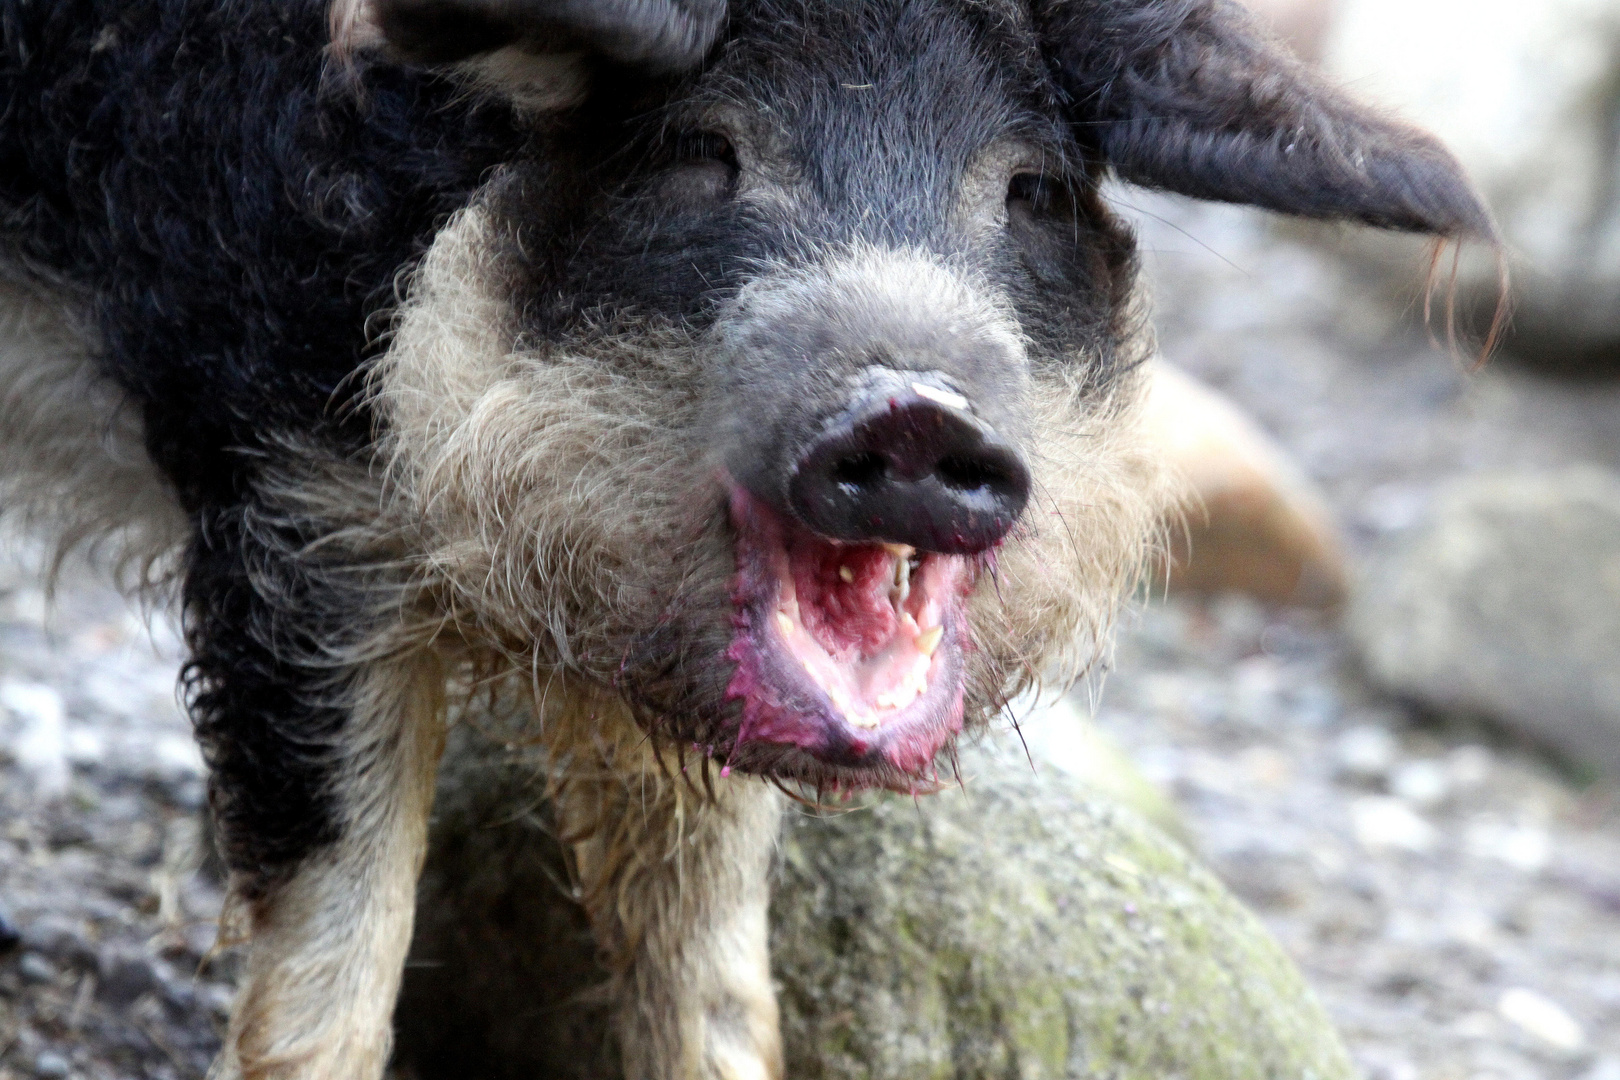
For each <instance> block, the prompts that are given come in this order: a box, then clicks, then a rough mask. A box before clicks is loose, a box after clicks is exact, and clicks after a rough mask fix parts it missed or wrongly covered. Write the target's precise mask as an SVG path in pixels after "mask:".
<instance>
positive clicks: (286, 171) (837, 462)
mask: <svg viewBox="0 0 1620 1080" xmlns="http://www.w3.org/2000/svg"><path fill="white" fill-rule="evenodd" d="M0 34H3V39H4V47H3V50H0V275H3V286H0V288H3V296H4V305H5V316H4V322H3V325H0V330H3V335H0V345H3V352H0V461H3V463H4V466H5V474H6V479H5V481H4V487H3V489H0V490H3V495H4V505H5V508H6V510H7V511H8V512H10V513H11V514H12V515H13V516H14V517H15V518H18V519H20V520H23V521H25V522H28V523H30V524H33V525H41V524H47V525H52V526H53V527H54V528H55V530H56V533H57V535H58V536H59V537H60V538H61V540H62V543H63V544H64V545H65V546H68V547H71V546H73V545H75V544H91V545H93V546H96V547H99V549H100V550H101V551H102V552H103V553H105V554H108V555H110V556H111V557H113V558H115V560H117V562H118V563H119V565H120V566H121V567H122V568H123V570H124V572H125V580H126V581H128V582H129V583H130V584H131V585H132V586H134V587H137V588H139V587H147V586H156V587H160V588H161V587H162V586H163V585H166V584H168V585H172V586H173V592H172V595H174V596H175V597H176V598H177V602H178V604H179V605H180V608H181V610H182V611H183V613H184V619H185V630H186V639H187V642H188V646H189V650H190V660H189V662H188V664H187V666H186V668H185V675H184V686H185V689H186V694H187V700H188V704H189V707H190V711H191V714H192V717H193V718H194V721H195V726H196V732H197V736H198V738H199V739H200V740H201V744H202V747H203V750H204V753H205V756H206V759H207V762H208V766H209V769H210V773H211V805H212V810H213V814H214V817H215V821H216V824H217V828H218V835H219V837H220V843H221V849H222V851H223V855H224V859H225V862H226V864H227V866H228V867H229V872H230V892H231V898H232V904H231V909H230V917H231V925H232V926H233V927H235V928H237V929H239V930H240V931H241V932H242V934H243V935H244V936H245V938H246V942H247V956H246V963H245V967H244V972H243V978H242V986H241V992H240V994H239V996H238V999H237V1002H236V1005H235V1010H234V1013H233V1015H232V1018H231V1022H230V1027H229V1032H228V1035H227V1040H226V1049H225V1051H224V1053H223V1056H222V1059H221V1061H220V1064H219V1066H218V1069H217V1070H216V1073H217V1075H218V1076H220V1077H237V1076H241V1077H248V1078H254V1080H261V1078H270V1077H276V1078H292V1077H298V1078H310V1080H314V1078H321V1080H365V1078H374V1077H377V1076H379V1075H380V1073H381V1071H382V1070H383V1069H384V1067H385V1064H386V1060H387V1058H388V1055H389V1047H390V1042H391V1025H390V1015H391V1011H392V1009H393V1004H394V998H395V995H396V992H397V990H398V987H399V983H400V973H401V968H402V965H403V961H404V957H405V953H406V949H407V945H408V943H409V940H410V937H411V927H412V918H413V903H412V899H413V888H414V886H415V883H416V881H417V876H418V873H419V870H420V869H421V863H422V858H423V850H424V837H425V832H426V825H427V820H428V815H429V810H430V802H431V797H432V792H433V790H434V779H435V770H436V767H437V765H438V762H439V757H440V754H441V750H442V747H443V745H444V740H445V732H446V727H447V724H449V723H450V722H452V721H462V722H470V723H473V724H476V723H478V720H479V716H480V713H481V712H482V713H487V712H488V710H489V709H490V708H491V707H492V703H493V702H494V701H495V700H496V699H497V698H502V697H503V695H508V694H510V693H513V692H516V691H515V690H514V689H513V688H514V687H516V688H520V689H521V691H522V692H523V693H525V694H526V695H527V705H526V708H527V710H528V711H529V712H530V713H531V714H532V718H533V719H532V723H531V724H530V725H529V729H528V732H527V737H529V738H532V739H534V740H538V741H539V742H541V743H542V744H543V745H544V746H545V748H546V752H547V754H548V755H549V760H550V761H552V762H553V767H552V769H551V778H550V781H549V784H550V789H549V790H550V798H551V799H552V800H553V805H554V807H555V813H556V816H557V820H558V822H559V829H560V833H561V835H562V836H563V837H564V839H565V841H566V843H567V845H568V850H569V852H570V859H571V872H572V873H573V874H574V875H575V879H576V880H577V882H578V893H579V896H580V898H581V901H582V903H583V904H584V906H585V909H586V911H587V912H588V915H589V918H590V920H591V925H592V928H593V932H594V934H595V935H596V937H597V939H598V941H599V944H600V946H601V950H602V956H603V958H604V961H605V963H606V965H607V967H608V969H609V970H610V971H611V973H612V975H613V982H612V987H611V989H612V992H613V993H614V994H615V995H616V999H615V1009H616V1013H615V1015H616V1021H615V1024H616V1038H617V1040H618V1043H619V1045H620V1047H621V1054H622V1061H623V1063H624V1068H625V1070H626V1073H627V1075H628V1076H630V1077H633V1078H635V1080H643V1078H648V1080H654V1078H655V1080H664V1078H674V1077H703V1078H722V1077H724V1078H732V1077H736V1078H745V1077H747V1078H751V1077H776V1076H781V1075H784V1073H785V1071H787V1070H791V1068H792V1065H791V1063H787V1064H784V1063H783V1061H782V1060H781V1051H780V1047H779V1038H778V1032H777V1011H776V1005H775V1002H774V1000H773V996H772V989H771V981H770V976H769V970H768V958H767V955H766V946H765V942H766V925H765V915H766V903H767V891H768V890H767V869H768V863H769V859H770V854H771V850H772V844H773V838H774V836H775V834H776V829H777V821H778V814H779V802H780V797H781V796H780V793H779V792H778V790H777V788H778V787H788V788H791V789H793V790H795V791H797V792H805V793H808V794H809V795H810V796H811V797H814V796H815V794H816V793H817V792H823V793H836V792H841V791H848V790H850V789H857V788H872V787H881V788H889V789H895V790H899V791H919V792H920V791H923V790H926V789H928V788H931V787H934V786H936V785H937V784H938V783H940V782H941V776H942V774H943V775H944V776H945V777H947V778H948V776H949V772H950V767H949V763H950V755H951V747H952V744H953V741H954V740H955V739H956V738H957V737H958V736H959V735H960V734H961V733H962V732H963V731H964V730H968V729H971V728H974V727H976V726H982V725H983V724H985V723H986V721H987V718H988V717H991V716H994V715H995V714H996V712H997V710H998V708H999V706H1000V705H1001V703H1002V702H1004V701H1005V700H1006V699H1007V698H1008V697H1009V696H1010V695H1012V694H1015V693H1017V692H1020V691H1022V690H1024V689H1026V688H1028V687H1029V686H1030V685H1032V684H1035V683H1037V682H1046V683H1051V682H1062V681H1063V680H1068V679H1072V678H1073V677H1074V676H1075V675H1076V674H1077V673H1079V672H1081V671H1083V670H1084V669H1085V668H1086V667H1087V665H1088V664H1089V663H1090V662H1091V661H1092V660H1093V658H1094V657H1095V656H1096V655H1097V652H1098V649H1099V648H1100V647H1101V646H1102V644H1103V643H1104V638H1105V635H1106V633H1107V629H1108V626H1109V624H1110V621H1111V617H1112V613H1113V611H1114V609H1115V605H1116V602H1117V601H1118V599H1119V596H1120V594H1121V592H1122V589H1124V588H1125V587H1127V586H1128V584H1129V582H1130V581H1131V579H1132V577H1133V575H1134V573H1135V571H1136V569H1137V567H1138V565H1139V563H1140V562H1141V561H1142V560H1143V557H1144V554H1145V553H1146V552H1147V551H1148V549H1149V548H1150V546H1151V541H1152V537H1153V535H1154V529H1155V524H1154V523H1155V521H1156V520H1158V519H1159V515H1160V514H1161V512H1162V511H1163V510H1164V509H1165V502H1166V499H1167V494H1166V493H1167V492H1168V491H1169V490H1170V485H1169V484H1167V483H1166V482H1165V480H1164V479H1163V478H1162V475H1161V473H1162V470H1161V469H1160V467H1159V466H1158V465H1157V464H1156V458H1155V455H1154V452H1153V447H1152V446H1151V445H1148V440H1146V439H1145V438H1143V437H1142V436H1140V435H1139V434H1138V426H1137V421H1136V414H1137V412H1138V409H1139V398H1140V396H1141V394H1140V391H1141V386H1142V381H1143V380H1142V372H1143V364H1144V361H1146V360H1147V359H1148V357H1149V355H1150V354H1151V352H1152V350H1153V341H1152V335H1151V333H1150V331H1149V329H1148V326H1147V323H1146V319H1145V314H1144V305H1143V302H1142V298H1141V293H1140V291H1139V288H1138V284H1137V272H1136V260H1135V255H1134V244H1133V238H1132V235H1131V233H1130V231H1129V230H1128V229H1127V228H1126V227H1125V226H1124V225H1122V224H1121V223H1120V221H1119V220H1118V219H1117V218H1116V217H1115V216H1114V215H1113V214H1112V213H1111V212H1110V209H1109V205H1108V202H1107V199H1106V198H1105V197H1104V195H1103V194H1102V193H1101V185H1102V184H1104V182H1105V181H1107V180H1108V178H1109V177H1110V176H1117V177H1121V178H1123V179H1125V180H1128V181H1132V182H1135V183H1138V184H1142V185H1146V186H1149V187H1155V188H1161V189H1167V190H1171V191H1176V192H1182V193H1185V194H1189V195H1193V196H1198V197H1202V198H1209V199H1220V200H1227V201H1234V202H1245V203H1253V204H1256V205H1260V206H1264V207H1269V208H1271V209H1274V210H1278V211H1282V212H1285V213H1290V214H1299V215H1306V216H1311V217H1319V218H1338V219H1346V220H1353V221H1359V222H1364V223H1368V224H1371V225H1375V226H1381V227H1387V228H1395V229H1406V230H1414V231H1420V232H1429V233H1434V234H1437V235H1439V236H1442V237H1451V238H1459V237H1464V236H1469V235H1472V236H1479V237H1486V238H1489V237H1490V235H1491V224H1490V222H1489V220H1488V218H1487V215H1486V213H1485V211H1484V210H1483V209H1482V207H1481V206H1480V204H1479V203H1478V202H1477V201H1476V199H1475V198H1474V196H1473V195H1472V193H1471V191H1470V188H1469V187H1468V185H1467V182H1466V181H1465V180H1464V179H1463V178H1462V176H1461V175H1460V173H1459V170H1458V169H1457V167H1456V166H1455V164H1454V163H1453V161H1452V159H1451V158H1450V157H1449V156H1448V155H1447V154H1446V152H1445V151H1444V150H1443V149H1441V148H1440V147H1439V146H1438V145H1437V144H1436V143H1435V142H1434V141H1433V140H1431V139H1430V138H1428V137H1426V136H1425V135H1423V134H1421V133H1419V132H1416V131H1413V130H1411V129H1408V128H1406V127H1403V126H1401V125H1399V124H1397V123H1395V122H1393V121H1390V120H1388V119H1385V118H1383V117H1381V116H1379V115H1378V114H1376V113H1374V112H1372V111H1369V110H1367V109H1365V108H1363V107H1361V106H1358V105H1356V104H1354V103H1352V102H1350V101H1348V100H1346V98H1345V97H1343V96H1342V95H1341V94H1340V93H1339V92H1338V91H1336V90H1335V89H1333V88H1332V87H1330V86H1328V85H1326V84H1325V83H1324V82H1323V81H1322V80H1321V79H1319V78H1318V77H1316V76H1315V75H1313V74H1312V73H1311V72H1309V71H1308V70H1306V69H1305V68H1303V67H1302V66H1301V65H1300V64H1299V63H1297V62H1295V61H1294V60H1292V59H1290V58H1289V57H1288V56H1287V55H1286V54H1285V53H1284V52H1283V51H1282V50H1281V48H1280V47H1279V46H1277V45H1276V44H1274V43H1273V42H1272V41H1271V39H1269V38H1268V37H1267V35H1266V34H1265V33H1264V32H1262V31H1261V30H1259V29H1257V27H1256V25H1255V23H1254V22H1253V20H1252V19H1251V18H1250V17H1249V16H1248V15H1247V14H1245V12H1244V10H1243V9H1242V8H1241V7H1239V6H1238V5H1237V4H1236V3H1234V2H1232V0H735V2H734V3H732V4H731V6H730V8H729V10H727V9H725V8H724V7H723V5H722V4H721V0H359V2H349V0H345V2H341V3H338V4H337V5H336V6H333V5H331V4H330V3H329V2H328V0H0Z"/></svg>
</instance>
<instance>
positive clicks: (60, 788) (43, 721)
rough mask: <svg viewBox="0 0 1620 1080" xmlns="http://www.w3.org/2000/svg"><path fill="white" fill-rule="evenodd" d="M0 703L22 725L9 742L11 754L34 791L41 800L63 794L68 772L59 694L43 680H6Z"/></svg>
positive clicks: (65, 789)
mask: <svg viewBox="0 0 1620 1080" xmlns="http://www.w3.org/2000/svg"><path fill="white" fill-rule="evenodd" d="M0 706H4V707H5V709H6V710H7V711H8V712H10V713H11V714H12V715H13V716H15V717H16V718H17V719H18V721H19V722H20V723H21V725H22V730H21V731H20V732H19V733H18V735H17V736H16V738H15V739H14V740H13V742H12V746H11V755H12V757H13V758H14V759H16V762H17V764H18V765H19V766H21V767H22V770H23V771H24V772H25V773H27V774H28V777H29V780H30V781H31V782H32V784H33V787H34V793H35V794H36V795H38V796H39V797H40V798H42V799H56V798H60V797H61V796H63V795H65V794H67V789H68V781H69V780H70V779H71V777H72V772H71V770H70V769H69V767H68V754H67V729H66V727H65V726H64V724H63V720H62V695H60V694H58V693H57V692H56V691H55V690H53V689H52V688H51V687H49V686H46V685H45V684H43V683H25V682H8V683H4V684H0Z"/></svg>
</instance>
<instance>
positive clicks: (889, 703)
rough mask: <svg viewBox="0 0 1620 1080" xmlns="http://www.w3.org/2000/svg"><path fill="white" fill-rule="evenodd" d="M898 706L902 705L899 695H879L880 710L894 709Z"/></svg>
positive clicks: (878, 705) (878, 704)
mask: <svg viewBox="0 0 1620 1080" xmlns="http://www.w3.org/2000/svg"><path fill="white" fill-rule="evenodd" d="M898 704H900V696H899V695H898V694H879V695H878V696H877V707H878V708H880V709H892V708H894V707H895V706H896V705H898Z"/></svg>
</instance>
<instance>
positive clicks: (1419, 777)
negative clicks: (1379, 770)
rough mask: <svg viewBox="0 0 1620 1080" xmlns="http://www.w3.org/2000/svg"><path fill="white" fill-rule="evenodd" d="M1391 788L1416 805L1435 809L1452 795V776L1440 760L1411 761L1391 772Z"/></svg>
mask: <svg viewBox="0 0 1620 1080" xmlns="http://www.w3.org/2000/svg"><path fill="white" fill-rule="evenodd" d="M1389 790H1390V791H1391V792H1393V793H1394V794H1395V795H1396V796H1397V797H1399V798H1401V799H1404V800H1405V801H1407V802H1409V803H1411V804H1412V805H1414V806H1417V807H1421V808H1423V809H1425V810H1428V809H1433V808H1434V807H1436V806H1439V805H1440V804H1441V803H1443V802H1445V801H1446V799H1447V797H1449V796H1450V794H1451V777H1450V775H1449V774H1448V772H1447V770H1446V767H1445V766H1444V765H1443V764H1441V763H1440V762H1438V761H1431V760H1427V759H1425V760H1422V761H1409V762H1407V763H1406V764H1404V765H1401V766H1400V767H1399V768H1397V769H1396V770H1395V771H1394V772H1393V773H1391V774H1390V777H1389Z"/></svg>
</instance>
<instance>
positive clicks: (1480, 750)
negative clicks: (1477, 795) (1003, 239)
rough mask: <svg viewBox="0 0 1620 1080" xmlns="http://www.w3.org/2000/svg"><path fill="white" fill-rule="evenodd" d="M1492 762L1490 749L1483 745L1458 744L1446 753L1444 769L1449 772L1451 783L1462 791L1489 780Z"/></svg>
mask: <svg viewBox="0 0 1620 1080" xmlns="http://www.w3.org/2000/svg"><path fill="white" fill-rule="evenodd" d="M1494 764H1495V761H1494V759H1493V757H1492V755H1491V751H1490V749H1489V748H1488V747H1484V746H1473V745H1470V746H1459V747H1457V749H1455V750H1453V751H1452V752H1451V753H1450V754H1448V755H1446V771H1447V772H1448V773H1450V774H1451V783H1452V785H1453V786H1454V787H1456V788H1458V789H1460V790H1464V791H1466V790H1469V789H1472V788H1477V787H1479V786H1480V785H1481V784H1483V783H1484V782H1485V781H1487V780H1489V779H1490V778H1491V769H1492V767H1493V765H1494Z"/></svg>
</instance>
